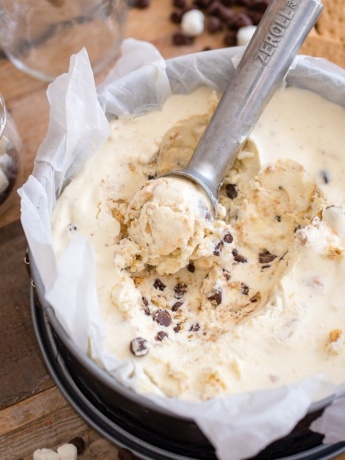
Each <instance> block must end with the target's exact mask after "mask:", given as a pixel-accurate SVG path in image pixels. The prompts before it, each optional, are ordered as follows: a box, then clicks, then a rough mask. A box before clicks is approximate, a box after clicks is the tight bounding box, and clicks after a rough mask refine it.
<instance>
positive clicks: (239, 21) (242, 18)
mask: <svg viewBox="0 0 345 460" xmlns="http://www.w3.org/2000/svg"><path fill="white" fill-rule="evenodd" d="M252 25H253V20H252V18H251V17H250V16H249V15H248V14H246V13H236V15H235V17H234V28H235V30H239V29H241V28H242V27H247V26H252Z"/></svg>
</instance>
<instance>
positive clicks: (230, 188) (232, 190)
mask: <svg viewBox="0 0 345 460" xmlns="http://www.w3.org/2000/svg"><path fill="white" fill-rule="evenodd" d="M225 191H226V196H227V197H228V198H230V199H231V200H233V199H235V198H236V197H237V189H236V186H235V185H234V184H226V186H225Z"/></svg>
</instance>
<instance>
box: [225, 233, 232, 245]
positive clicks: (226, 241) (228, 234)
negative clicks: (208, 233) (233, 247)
mask: <svg viewBox="0 0 345 460" xmlns="http://www.w3.org/2000/svg"><path fill="white" fill-rule="evenodd" d="M223 241H224V243H228V244H230V243H232V242H233V241H234V238H233V236H232V235H231V233H229V232H228V233H226V234H225V235H224V236H223Z"/></svg>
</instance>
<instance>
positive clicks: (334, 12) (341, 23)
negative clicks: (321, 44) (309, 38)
mask: <svg viewBox="0 0 345 460" xmlns="http://www.w3.org/2000/svg"><path fill="white" fill-rule="evenodd" d="M322 3H323V5H324V9H323V11H322V13H321V16H320V18H319V20H318V22H317V24H316V29H317V31H318V33H319V35H321V36H322V37H327V38H334V39H338V40H340V41H341V42H342V43H344V44H345V0H323V2H322Z"/></svg>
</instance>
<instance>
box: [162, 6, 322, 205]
mask: <svg viewBox="0 0 345 460" xmlns="http://www.w3.org/2000/svg"><path fill="white" fill-rule="evenodd" d="M322 9H323V5H322V3H321V1H320V0H271V3H270V5H269V6H268V8H267V10H266V12H265V14H264V16H263V18H262V20H261V22H260V24H259V25H258V27H257V29H256V31H255V33H254V35H253V37H252V39H251V40H250V42H249V44H248V45H247V47H246V49H245V52H244V54H243V57H242V59H241V61H240V63H239V65H238V66H237V67H236V70H235V72H234V75H233V76H232V78H231V80H230V82H229V83H228V86H227V88H226V90H225V92H224V93H223V96H222V98H221V100H220V102H219V104H218V107H217V109H216V111H215V113H214V114H213V116H212V118H211V120H210V123H209V124H208V126H207V128H206V130H205V131H204V134H203V136H202V137H201V139H200V142H199V144H198V146H197V148H196V150H195V152H194V154H193V156H192V158H191V160H190V162H189V163H188V165H187V166H186V167H185V168H183V169H181V170H174V171H171V172H168V173H166V174H164V176H165V177H166V176H172V177H175V176H177V177H180V178H184V179H187V180H190V181H193V182H194V183H196V184H198V185H199V186H201V187H202V188H203V189H204V191H205V192H206V194H207V195H208V196H209V198H210V201H211V203H212V207H213V211H214V213H215V214H216V213H217V207H218V190H219V187H220V185H221V184H222V182H223V180H224V177H225V175H226V174H227V172H228V170H229V169H230V168H231V167H232V165H233V164H234V161H235V159H236V157H237V155H238V153H239V152H240V150H241V148H242V146H243V145H244V143H245V142H246V140H247V138H248V136H249V134H250V133H251V131H252V130H253V128H254V126H255V125H256V123H257V121H258V119H259V117H260V115H261V113H262V112H263V110H264V108H265V107H266V105H267V103H268V102H269V101H270V99H271V98H272V96H273V94H274V92H275V91H276V89H277V88H278V87H279V86H280V85H281V83H282V80H283V78H284V76H285V74H286V72H287V71H288V69H289V67H290V65H291V63H292V61H293V59H294V57H295V56H296V54H297V53H298V51H299V49H300V47H301V46H302V44H303V42H304V40H305V39H306V37H307V35H308V34H309V32H310V30H311V29H312V27H313V26H314V24H315V22H316V21H317V19H318V17H319V16H320V14H321V12H322Z"/></svg>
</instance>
